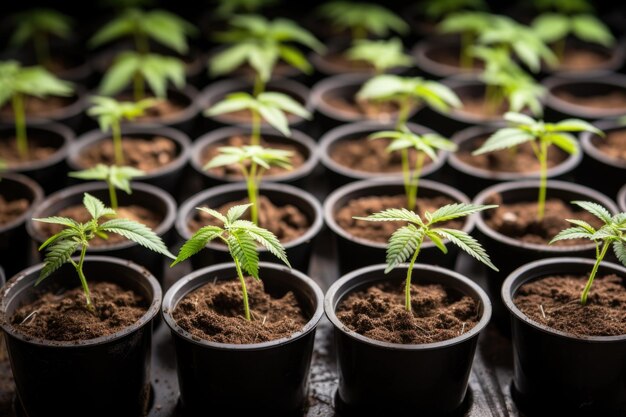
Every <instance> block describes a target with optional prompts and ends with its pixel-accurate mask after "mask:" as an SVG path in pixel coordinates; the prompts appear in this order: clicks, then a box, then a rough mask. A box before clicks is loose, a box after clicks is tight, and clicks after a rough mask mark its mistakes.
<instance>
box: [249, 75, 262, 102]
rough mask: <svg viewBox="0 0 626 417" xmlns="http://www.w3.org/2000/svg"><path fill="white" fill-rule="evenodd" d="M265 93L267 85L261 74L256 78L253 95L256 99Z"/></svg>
mask: <svg viewBox="0 0 626 417" xmlns="http://www.w3.org/2000/svg"><path fill="white" fill-rule="evenodd" d="M263 91H265V83H264V82H263V80H262V79H261V76H260V75H259V74H256V75H255V76H254V87H253V89H252V95H253V96H254V97H258V96H259V94H261V93H262V92H263Z"/></svg>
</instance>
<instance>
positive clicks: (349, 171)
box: [318, 120, 449, 180]
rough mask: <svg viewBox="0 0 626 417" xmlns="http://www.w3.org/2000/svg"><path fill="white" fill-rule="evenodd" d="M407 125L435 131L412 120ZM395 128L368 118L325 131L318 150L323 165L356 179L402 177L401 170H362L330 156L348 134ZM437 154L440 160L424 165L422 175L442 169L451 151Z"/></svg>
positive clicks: (410, 127)
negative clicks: (335, 146)
mask: <svg viewBox="0 0 626 417" xmlns="http://www.w3.org/2000/svg"><path fill="white" fill-rule="evenodd" d="M407 127H408V128H409V129H410V130H411V131H413V132H416V133H420V134H421V133H435V132H434V131H433V130H431V129H429V128H427V127H425V126H422V125H419V124H416V123H412V122H409V123H407ZM394 128H395V125H394V124H393V123H381V122H377V121H373V120H366V121H361V122H353V123H347V124H342V125H339V126H337V127H334V128H332V129H330V130H329V131H327V132H326V133H324V135H323V136H322V137H321V138H320V141H319V145H318V150H319V155H320V160H321V162H322V165H324V167H325V168H326V169H328V170H330V171H334V172H336V173H338V174H340V175H342V176H344V177H348V178H353V179H356V180H361V179H375V178H380V177H381V176H385V177H399V178H402V172H401V171H400V172H397V173H395V172H368V171H361V170H357V169H353V168H350V167H347V166H345V165H342V164H340V163H338V162H336V161H335V160H334V159H333V158H332V157H331V156H330V153H331V152H330V151H331V149H332V147H333V146H334V145H335V144H337V143H339V142H341V141H344V140H346V136H351V135H353V134H359V133H364V134H366V133H367V132H369V133H374V132H376V131H379V130H393V129H394ZM437 155H438V156H439V158H438V160H436V161H432V162H431V163H430V164H428V165H426V166H425V167H424V169H423V170H422V177H423V176H426V175H429V174H432V173H433V172H435V171H438V170H439V169H441V167H443V165H444V164H445V162H446V160H447V158H448V155H449V152H446V151H443V150H438V151H437Z"/></svg>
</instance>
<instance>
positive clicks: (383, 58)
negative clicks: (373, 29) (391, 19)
mask: <svg viewBox="0 0 626 417" xmlns="http://www.w3.org/2000/svg"><path fill="white" fill-rule="evenodd" d="M346 57H348V59H351V60H354V61H363V62H367V63H368V64H370V65H371V66H372V67H374V70H375V71H376V74H377V75H380V74H383V73H385V72H386V71H387V70H389V69H392V68H401V67H410V66H411V65H413V58H412V57H411V55H408V54H406V53H405V52H404V46H403V45H402V41H401V40H400V39H398V38H393V39H390V40H367V39H362V40H357V41H355V42H354V45H353V46H352V47H350V49H348V50H347V51H346Z"/></svg>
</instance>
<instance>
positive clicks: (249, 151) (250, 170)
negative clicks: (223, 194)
mask: <svg viewBox="0 0 626 417" xmlns="http://www.w3.org/2000/svg"><path fill="white" fill-rule="evenodd" d="M219 152H220V155H217V156H216V157H214V158H213V159H211V160H210V161H209V163H207V164H206V165H205V166H204V169H205V170H209V169H213V168H217V167H222V166H227V165H233V164H237V165H238V166H239V168H240V169H241V172H242V174H243V176H244V178H245V180H246V187H247V188H248V201H249V202H250V204H251V205H252V206H251V208H250V218H251V219H252V223H254V224H258V223H259V212H258V210H259V207H258V204H257V201H258V196H259V183H260V182H261V179H262V178H263V174H264V173H265V171H266V170H268V169H270V167H273V166H275V167H279V168H284V169H291V160H290V158H291V156H292V152H290V151H285V150H282V149H271V148H263V147H261V146H258V145H252V146H242V147H240V148H239V147H235V146H222V147H220V148H219Z"/></svg>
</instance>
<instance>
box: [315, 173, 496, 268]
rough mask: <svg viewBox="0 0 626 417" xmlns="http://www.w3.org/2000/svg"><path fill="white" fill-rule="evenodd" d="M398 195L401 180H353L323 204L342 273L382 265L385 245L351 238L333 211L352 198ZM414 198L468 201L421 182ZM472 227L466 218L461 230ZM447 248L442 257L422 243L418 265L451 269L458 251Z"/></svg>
mask: <svg viewBox="0 0 626 417" xmlns="http://www.w3.org/2000/svg"><path fill="white" fill-rule="evenodd" d="M402 194H404V184H403V182H402V180H401V179H393V178H387V179H385V178H382V179H380V180H365V181H357V182H353V183H351V184H347V185H344V186H342V187H340V188H337V189H336V190H335V191H334V192H333V193H331V194H330V195H329V196H328V198H327V199H326V201H324V221H325V222H326V225H327V226H328V227H329V228H330V230H331V231H332V232H333V234H334V235H335V237H336V239H337V261H338V263H339V270H340V271H341V273H342V274H345V273H347V272H350V271H354V270H355V269H357V268H361V267H364V266H369V265H373V264H378V263H383V262H385V253H386V249H387V242H373V241H370V240H366V239H362V238H358V237H355V236H352V235H351V234H349V233H348V232H347V231H346V230H344V229H343V228H341V227H340V226H339V225H338V224H337V221H336V220H335V214H336V213H337V211H338V210H339V209H340V208H342V207H344V206H345V205H346V204H347V203H348V202H349V201H350V200H353V199H356V198H360V197H373V196H393V195H402ZM417 195H418V198H419V197H425V196H426V197H433V196H438V195H443V196H446V197H450V198H451V199H452V200H455V201H457V202H460V203H469V201H470V200H469V198H468V197H467V196H466V195H465V194H463V193H461V192H460V191H458V190H456V189H455V188H452V187H450V186H448V185H445V184H442V183H439V182H435V181H429V180H422V179H420V182H419V189H418V193H417ZM397 208H401V207H397ZM473 227H474V220H473V217H468V218H466V220H465V226H464V227H463V231H465V232H468V233H469V232H470V231H471V230H472V229H473ZM445 242H447V241H445ZM447 246H448V254H443V253H442V252H441V251H440V250H439V249H438V248H437V247H436V246H435V244H434V243H432V242H430V241H425V242H424V243H423V244H422V248H421V250H420V255H419V256H420V257H419V259H420V262H422V263H426V264H434V265H439V266H443V267H446V268H450V269H452V268H454V264H455V262H456V254H457V253H458V248H457V247H456V246H454V245H447ZM496 259H497V258H496Z"/></svg>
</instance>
